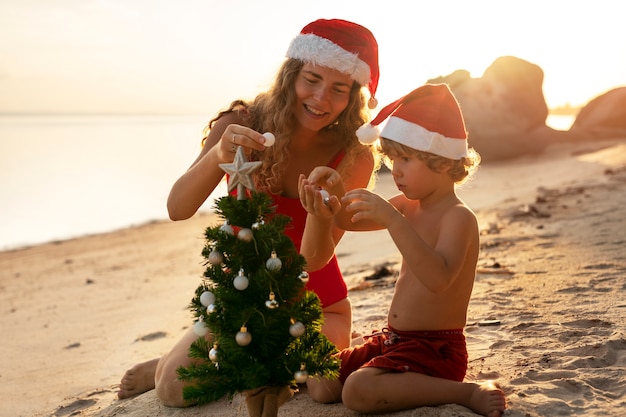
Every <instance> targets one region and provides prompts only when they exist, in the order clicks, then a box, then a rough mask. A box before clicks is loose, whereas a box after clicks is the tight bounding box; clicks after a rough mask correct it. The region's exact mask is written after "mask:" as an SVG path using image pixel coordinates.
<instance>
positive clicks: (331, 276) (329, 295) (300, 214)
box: [271, 152, 348, 307]
mask: <svg viewBox="0 0 626 417" xmlns="http://www.w3.org/2000/svg"><path fill="white" fill-rule="evenodd" d="M344 155H345V154H344V153H343V152H340V153H338V154H337V155H335V157H334V158H333V159H332V160H331V161H330V162H329V163H328V165H327V166H329V167H330V168H336V167H337V165H339V163H340V162H341V160H342V159H343V157H344ZM271 196H272V199H273V200H274V202H275V203H276V213H281V214H284V215H287V216H289V217H291V219H292V222H291V223H289V225H288V226H287V228H286V230H285V234H286V235H287V236H289V237H290V238H291V240H293V243H294V244H295V245H296V248H298V250H300V244H301V243H302V234H303V233H304V225H305V223H306V216H307V212H306V210H305V209H304V207H302V204H301V203H300V199H299V198H287V197H283V196H280V195H274V194H272V195H271ZM306 288H307V289H308V290H311V291H314V292H315V293H316V294H317V296H318V297H319V298H320V301H321V302H322V307H327V306H329V305H331V304H334V303H336V302H338V301H341V300H343V299H344V298H346V297H347V296H348V287H346V283H345V281H344V280H343V275H341V270H340V269H339V265H338V264H337V257H336V255H333V257H332V259H331V260H330V261H329V262H328V263H327V264H326V266H324V267H323V268H322V269H318V270H317V271H314V272H310V273H309V282H308V283H307V285H306Z"/></svg>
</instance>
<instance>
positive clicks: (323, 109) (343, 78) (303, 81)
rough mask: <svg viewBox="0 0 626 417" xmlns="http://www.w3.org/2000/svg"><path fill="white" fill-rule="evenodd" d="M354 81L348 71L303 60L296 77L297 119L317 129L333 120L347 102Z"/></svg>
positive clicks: (295, 111) (302, 124)
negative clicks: (340, 70)
mask: <svg viewBox="0 0 626 417" xmlns="http://www.w3.org/2000/svg"><path fill="white" fill-rule="evenodd" d="M353 83H354V81H353V80H352V78H350V76H349V75H346V74H343V73H341V72H339V71H337V70H334V69H331V68H328V67H322V66H316V65H313V64H310V63H306V64H304V65H303V67H302V69H301V70H300V73H299V74H298V76H297V78H296V108H295V110H294V114H295V117H296V120H297V121H298V123H299V124H300V125H301V126H302V127H303V128H306V129H310V130H316V131H317V130H321V129H323V128H324V127H326V126H328V125H330V124H332V123H334V122H335V120H337V118H338V117H339V115H340V114H341V112H342V111H344V110H345V108H346V107H347V106H348V102H349V101H350V90H351V88H352V84H353Z"/></svg>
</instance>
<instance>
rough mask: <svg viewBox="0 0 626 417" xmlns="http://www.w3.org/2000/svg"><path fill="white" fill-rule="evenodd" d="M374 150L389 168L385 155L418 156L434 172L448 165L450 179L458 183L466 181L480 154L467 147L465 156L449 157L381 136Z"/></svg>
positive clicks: (478, 163) (478, 162) (477, 163)
mask: <svg viewBox="0 0 626 417" xmlns="http://www.w3.org/2000/svg"><path fill="white" fill-rule="evenodd" d="M376 151H377V152H378V153H380V154H382V159H383V160H384V162H385V165H387V166H388V167H389V168H391V165H392V164H391V161H390V160H389V158H388V157H387V155H398V156H400V157H410V158H418V159H420V160H422V161H424V163H425V164H426V165H427V166H428V168H430V169H431V170H432V171H434V172H441V170H442V169H443V168H445V167H448V172H447V173H448V175H449V176H450V178H451V179H452V181H454V182H455V183H456V184H459V185H460V184H463V183H465V182H466V181H468V180H469V179H470V178H471V176H472V175H473V174H474V173H475V172H476V170H477V169H478V166H479V165H480V154H479V153H478V152H477V151H476V150H474V149H473V148H469V149H468V153H467V156H465V157H461V158H460V159H450V158H446V157H444V156H439V155H435V154H432V153H430V152H424V151H419V150H416V149H413V148H410V147H408V146H406V145H403V144H401V143H398V142H395V141H393V140H391V139H386V138H383V137H381V138H380V140H379V145H378V147H377V148H376Z"/></svg>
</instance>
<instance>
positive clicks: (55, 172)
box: [0, 116, 572, 250]
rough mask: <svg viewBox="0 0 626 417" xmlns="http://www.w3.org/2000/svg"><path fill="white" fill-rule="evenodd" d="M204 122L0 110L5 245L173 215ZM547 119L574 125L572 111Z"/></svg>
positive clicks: (1, 244)
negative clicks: (173, 199) (178, 184)
mask: <svg viewBox="0 0 626 417" xmlns="http://www.w3.org/2000/svg"><path fill="white" fill-rule="evenodd" d="M206 122H207V118H206V117H204V116H0V250H6V249H13V248H18V247H22V246H28V245H33V244H38V243H44V242H49V241H54V240H62V239H68V238H72V237H77V236H82V235H87V234H93V233H101V232H108V231H111V230H116V229H120V228H124V227H128V226H131V225H138V224H143V223H146V222H149V221H151V220H162V219H167V218H168V216H167V210H166V200H167V195H168V193H169V190H170V188H171V186H172V184H173V183H174V181H176V179H177V178H178V177H179V176H180V175H181V174H182V173H183V172H184V171H185V170H186V169H187V168H188V167H189V165H190V164H191V163H192V162H193V160H194V159H195V158H196V156H197V155H198V152H199V150H200V139H201V137H202V130H203V128H204V126H205V124H206ZM548 122H549V123H550V125H551V126H553V127H554V128H557V129H568V128H569V125H570V124H571V122H572V118H571V117H567V116H565V117H563V116H551V117H550V119H549V120H548ZM224 192H225V190H224V189H220V190H217V191H216V194H219V195H222V194H223V193H224ZM211 205H212V200H209V201H207V203H205V205H204V206H203V208H202V210H210V209H211Z"/></svg>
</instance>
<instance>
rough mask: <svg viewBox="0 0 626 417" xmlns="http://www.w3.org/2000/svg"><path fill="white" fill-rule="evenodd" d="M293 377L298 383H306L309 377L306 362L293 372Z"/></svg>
mask: <svg viewBox="0 0 626 417" xmlns="http://www.w3.org/2000/svg"><path fill="white" fill-rule="evenodd" d="M293 378H294V379H295V380H296V382H297V383H298V384H304V383H305V382H306V380H307V379H309V373H308V372H307V370H306V366H305V365H304V364H302V365H300V370H299V371H296V373H295V374H293Z"/></svg>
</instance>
